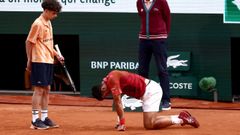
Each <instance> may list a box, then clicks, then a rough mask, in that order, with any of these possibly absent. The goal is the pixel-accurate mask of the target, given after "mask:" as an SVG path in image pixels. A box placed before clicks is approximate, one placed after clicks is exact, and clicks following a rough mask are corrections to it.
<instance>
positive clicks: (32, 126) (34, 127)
mask: <svg viewBox="0 0 240 135" xmlns="http://www.w3.org/2000/svg"><path fill="white" fill-rule="evenodd" d="M30 128H31V129H39V130H47V129H49V127H46V128H40V127H36V126H34V125H31V126H30Z"/></svg>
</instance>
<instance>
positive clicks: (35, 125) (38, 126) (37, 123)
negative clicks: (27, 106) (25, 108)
mask: <svg viewBox="0 0 240 135" xmlns="http://www.w3.org/2000/svg"><path fill="white" fill-rule="evenodd" d="M30 128H31V129H43V130H44V129H48V128H49V127H48V126H47V125H45V124H44V123H43V121H41V120H40V119H39V118H38V119H36V121H35V122H32V124H31V127H30Z"/></svg>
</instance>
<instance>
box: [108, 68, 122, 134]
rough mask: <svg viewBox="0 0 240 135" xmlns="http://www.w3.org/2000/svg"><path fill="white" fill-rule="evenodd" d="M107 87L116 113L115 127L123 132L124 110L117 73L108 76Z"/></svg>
mask: <svg viewBox="0 0 240 135" xmlns="http://www.w3.org/2000/svg"><path fill="white" fill-rule="evenodd" d="M108 86H109V90H110V91H111V92H112V96H113V101H114V106H115V108H116V112H117V115H118V118H119V123H118V126H117V127H116V128H117V130H119V131H124V130H125V117H124V110H123V106H122V101H121V94H122V90H121V87H120V82H119V74H118V72H112V73H111V75H110V76H108Z"/></svg>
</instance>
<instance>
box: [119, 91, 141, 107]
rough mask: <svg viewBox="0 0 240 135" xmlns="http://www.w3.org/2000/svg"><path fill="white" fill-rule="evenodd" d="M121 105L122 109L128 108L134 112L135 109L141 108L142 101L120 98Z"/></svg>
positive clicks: (125, 96) (124, 96) (126, 97)
mask: <svg viewBox="0 0 240 135" xmlns="http://www.w3.org/2000/svg"><path fill="white" fill-rule="evenodd" d="M121 100H122V104H123V109H124V108H127V107H129V108H130V109H131V110H136V108H138V107H141V106H142V100H138V99H136V98H133V97H129V96H127V95H125V94H124V95H123V96H122V99H121Z"/></svg>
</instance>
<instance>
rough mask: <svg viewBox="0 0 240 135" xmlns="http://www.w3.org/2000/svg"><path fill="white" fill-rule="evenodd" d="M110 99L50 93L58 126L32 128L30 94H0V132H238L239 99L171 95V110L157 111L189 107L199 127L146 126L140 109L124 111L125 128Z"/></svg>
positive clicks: (51, 110)
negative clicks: (117, 126) (119, 128)
mask: <svg viewBox="0 0 240 135" xmlns="http://www.w3.org/2000/svg"><path fill="white" fill-rule="evenodd" d="M111 106H112V100H104V101H101V102H99V101H96V100H95V99H93V98H87V97H80V96H67V95H60V94H51V95H50V105H49V117H51V118H52V119H54V120H55V122H56V123H58V124H59V125H60V128H57V129H48V130H32V129H30V128H29V127H30V121H31V96H22V95H1V96H0V114H1V115H0V119H1V123H0V131H1V135H20V134H21V135H86V134H91V135H114V134H116V135H119V134H127V135H136V134H137V135H148V134H151V135H159V134H161V135H239V134H240V128H239V125H240V103H222V102H218V103H214V102H211V101H204V100H191V99H181V98H172V107H173V108H172V110H170V111H162V112H159V115H170V114H178V113H179V112H180V111H181V110H183V109H185V110H188V111H189V112H190V113H191V114H192V115H193V116H195V117H196V118H197V119H198V121H199V122H200V127H199V128H198V129H195V128H192V127H190V126H184V127H181V126H178V125H177V126H172V127H169V128H165V129H161V130H145V129H144V128H143V122H142V113H141V112H126V113H125V116H126V126H127V130H126V131H125V132H118V131H116V130H115V129H114V126H115V123H116V112H113V111H112V107H111Z"/></svg>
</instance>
